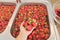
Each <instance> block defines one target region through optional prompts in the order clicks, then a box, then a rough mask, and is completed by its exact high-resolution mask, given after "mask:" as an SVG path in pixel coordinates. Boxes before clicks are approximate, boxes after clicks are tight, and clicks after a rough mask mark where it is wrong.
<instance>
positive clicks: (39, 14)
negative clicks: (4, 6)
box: [11, 4, 50, 40]
mask: <svg viewBox="0 0 60 40" xmlns="http://www.w3.org/2000/svg"><path fill="white" fill-rule="evenodd" d="M23 21H24V24H23V26H24V27H25V29H26V30H27V31H30V30H31V29H32V28H33V27H35V26H36V28H35V29H34V30H33V31H32V33H31V34H30V35H29V36H28V38H27V40H47V39H48V38H49V36H50V25H49V20H48V12H47V8H46V6H45V5H44V4H39V5H37V4H35V5H25V6H21V7H20V10H19V12H18V14H17V16H16V18H15V21H14V23H13V25H12V27H11V34H12V36H13V37H15V38H16V37H17V36H18V35H19V32H20V25H21V23H22V22H23Z"/></svg>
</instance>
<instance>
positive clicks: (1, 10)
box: [0, 3, 15, 33]
mask: <svg viewBox="0 0 60 40" xmlns="http://www.w3.org/2000/svg"><path fill="white" fill-rule="evenodd" d="M14 9H15V5H9V4H8V5H7V4H5V3H0V33H2V32H4V30H5V29H6V27H7V25H8V22H9V20H10V18H11V17H12V14H13V12H14Z"/></svg>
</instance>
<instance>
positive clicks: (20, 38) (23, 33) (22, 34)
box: [16, 22, 35, 40]
mask: <svg viewBox="0 0 60 40" xmlns="http://www.w3.org/2000/svg"><path fill="white" fill-rule="evenodd" d="M23 23H24V22H22V24H21V26H20V34H19V35H18V37H17V39H16V40H27V37H28V35H29V34H30V33H31V32H32V31H33V30H34V29H35V27H33V28H32V30H31V31H27V30H26V29H25V28H24V27H23Z"/></svg>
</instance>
